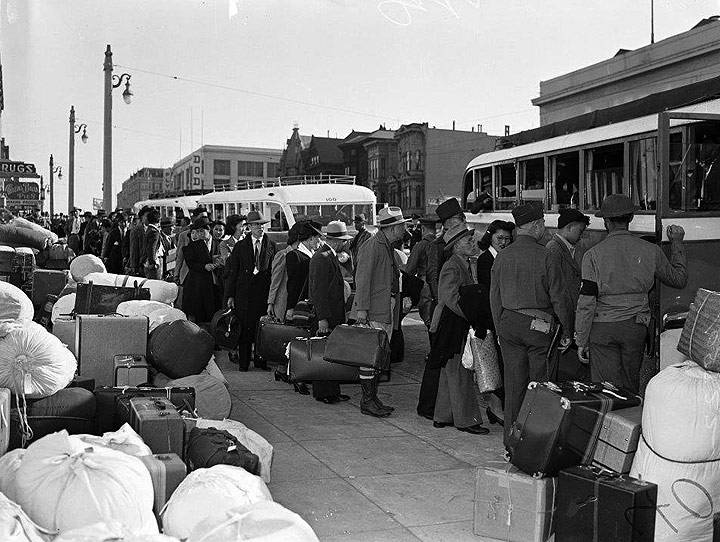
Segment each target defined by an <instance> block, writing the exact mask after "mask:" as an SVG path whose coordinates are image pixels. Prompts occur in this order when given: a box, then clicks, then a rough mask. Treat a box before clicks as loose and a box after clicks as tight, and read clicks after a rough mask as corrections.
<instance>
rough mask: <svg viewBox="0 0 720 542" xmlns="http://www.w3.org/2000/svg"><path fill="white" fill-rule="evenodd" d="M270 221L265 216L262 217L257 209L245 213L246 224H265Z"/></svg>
mask: <svg viewBox="0 0 720 542" xmlns="http://www.w3.org/2000/svg"><path fill="white" fill-rule="evenodd" d="M268 222H270V221H269V220H268V219H267V218H265V217H263V216H261V215H260V213H258V212H257V211H250V212H249V213H248V215H247V220H245V223H247V224H267V223H268Z"/></svg>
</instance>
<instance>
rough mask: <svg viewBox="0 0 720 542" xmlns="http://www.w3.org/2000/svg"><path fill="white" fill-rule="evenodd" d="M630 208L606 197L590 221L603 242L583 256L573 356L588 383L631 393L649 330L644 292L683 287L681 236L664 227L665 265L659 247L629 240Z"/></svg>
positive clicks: (618, 199) (677, 228)
mask: <svg viewBox="0 0 720 542" xmlns="http://www.w3.org/2000/svg"><path fill="white" fill-rule="evenodd" d="M634 213H635V207H634V205H633V203H632V201H631V200H630V198H628V197H627V196H624V195H622V194H613V195H610V196H608V197H606V198H605V199H604V200H603V202H602V205H601V206H600V211H599V212H597V213H596V214H595V216H597V217H600V218H602V219H604V222H605V229H606V230H607V231H608V236H607V237H606V238H605V239H604V240H602V241H601V242H600V243H598V244H597V245H595V246H594V247H592V248H591V249H590V250H588V251H587V252H586V253H585V256H584V257H583V261H582V284H581V287H580V299H579V300H578V305H577V315H576V320H575V330H576V337H575V340H576V342H577V345H578V355H579V356H580V358H581V359H583V360H586V361H587V360H588V359H589V362H590V374H591V377H592V380H593V381H609V382H612V383H613V384H616V385H618V386H623V387H627V388H629V389H630V390H632V391H634V392H638V390H639V389H640V366H641V364H642V358H643V349H644V347H645V340H646V337H647V330H648V326H649V324H650V306H649V303H648V292H649V291H650V289H651V288H652V287H653V284H654V282H655V278H657V279H659V280H660V281H661V282H663V283H664V284H667V285H669V286H672V287H674V288H683V287H685V285H686V284H687V278H688V276H687V258H686V256H685V249H684V247H683V244H682V240H683V237H685V231H684V230H683V229H682V227H680V226H668V228H667V236H668V239H669V240H670V261H668V259H667V258H666V257H665V254H664V253H663V251H662V250H661V249H660V247H659V246H657V245H654V244H651V243H648V242H647V241H644V240H643V239H640V238H639V237H637V236H635V235H633V234H631V233H630V232H629V231H628V226H629V224H630V222H631V221H632V219H633V215H634Z"/></svg>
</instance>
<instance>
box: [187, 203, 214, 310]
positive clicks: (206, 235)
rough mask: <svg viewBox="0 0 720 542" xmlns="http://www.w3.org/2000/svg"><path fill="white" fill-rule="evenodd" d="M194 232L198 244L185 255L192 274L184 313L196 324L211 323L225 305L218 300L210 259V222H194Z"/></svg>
mask: <svg viewBox="0 0 720 542" xmlns="http://www.w3.org/2000/svg"><path fill="white" fill-rule="evenodd" d="M190 230H191V236H192V237H191V238H193V239H194V241H191V242H190V243H189V244H188V245H187V246H186V247H185V249H184V253H183V254H184V260H185V263H186V264H187V266H188V274H187V277H186V278H185V283H184V284H183V306H182V309H183V311H185V314H187V316H188V319H189V320H192V321H193V322H198V323H200V322H209V321H210V320H212V317H213V314H215V312H216V311H217V310H218V307H219V306H220V303H221V300H220V299H217V291H216V288H215V283H214V280H213V270H214V269H215V266H214V264H213V259H212V256H211V255H210V250H211V248H212V237H211V235H210V221H209V220H208V219H207V218H205V217H200V218H198V219H196V220H195V222H193V225H192V226H191V228H190Z"/></svg>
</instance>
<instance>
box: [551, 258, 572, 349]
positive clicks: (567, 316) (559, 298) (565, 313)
mask: <svg viewBox="0 0 720 542" xmlns="http://www.w3.org/2000/svg"><path fill="white" fill-rule="evenodd" d="M545 261H546V262H547V273H548V288H549V293H550V302H551V303H552V306H553V310H554V311H555V314H556V315H557V317H558V320H560V325H562V328H563V329H562V335H563V337H564V338H572V337H573V333H574V331H575V307H573V306H572V296H571V295H570V292H569V290H568V285H567V284H566V282H565V280H563V278H564V277H563V262H562V257H561V256H560V254H559V253H558V252H557V251H554V250H548V251H547V254H546V258H545Z"/></svg>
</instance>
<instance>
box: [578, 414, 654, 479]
mask: <svg viewBox="0 0 720 542" xmlns="http://www.w3.org/2000/svg"><path fill="white" fill-rule="evenodd" d="M641 424H642V407H639V406H638V407H633V408H623V409H622V410H616V411H614V412H608V413H607V415H606V416H605V418H604V419H603V421H602V427H601V428H600V433H599V435H598V440H597V442H596V443H595V449H594V450H593V453H592V458H591V461H590V462H589V463H588V464H590V465H593V466H596V467H603V468H605V469H608V470H611V471H614V472H617V473H620V474H629V473H630V467H632V463H633V459H634V458H635V452H636V451H637V447H638V441H639V440H640V426H641Z"/></svg>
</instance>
